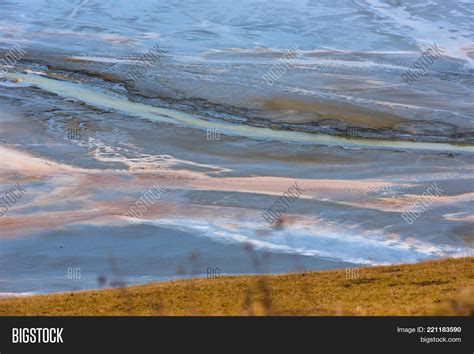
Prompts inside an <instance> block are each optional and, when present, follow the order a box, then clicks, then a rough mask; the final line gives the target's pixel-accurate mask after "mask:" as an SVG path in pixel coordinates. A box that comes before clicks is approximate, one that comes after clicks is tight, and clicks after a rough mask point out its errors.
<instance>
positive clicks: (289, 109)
mask: <svg viewBox="0 0 474 354" xmlns="http://www.w3.org/2000/svg"><path fill="white" fill-rule="evenodd" d="M262 106H263V107H264V108H265V109H268V110H272V111H278V112H281V113H282V115H280V116H279V117H274V118H270V119H271V120H272V121H275V122H286V123H296V124H301V123H313V122H319V121H321V120H324V119H330V120H336V121H342V122H346V123H348V124H351V125H355V126H358V127H362V128H374V129H380V128H391V127H392V126H393V125H395V124H398V123H401V122H404V121H406V120H407V119H406V118H403V117H400V116H398V115H395V114H391V113H386V112H381V111H376V110H370V109H367V108H363V107H359V106H355V105H352V104H348V103H331V102H316V101H309V100H297V99H289V98H272V99H267V100H264V101H263V102H262ZM284 113H288V114H284Z"/></svg>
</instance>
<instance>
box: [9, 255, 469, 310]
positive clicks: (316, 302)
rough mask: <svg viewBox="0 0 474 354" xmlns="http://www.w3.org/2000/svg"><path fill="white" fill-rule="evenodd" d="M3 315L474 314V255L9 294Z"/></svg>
mask: <svg viewBox="0 0 474 354" xmlns="http://www.w3.org/2000/svg"><path fill="white" fill-rule="evenodd" d="M354 275H356V276H357V273H355V274H354ZM0 315H61V316H69V315H99V316H102V315H471V316H472V315H474V258H473V257H469V258H462V259H446V260H439V261H428V262H423V263H418V264H406V265H396V266H384V267H368V268H360V269H359V272H358V277H357V278H356V279H349V278H348V276H347V274H346V271H345V270H337V271H324V272H306V273H296V274H285V275H272V276H236V277H221V278H215V279H196V280H180V281H173V282H167V283H154V284H149V285H143V286H132V287H128V288H120V289H107V290H98V291H84V292H75V293H65V294H57V295H40V296H32V297H24V298H9V299H3V300H0Z"/></svg>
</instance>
